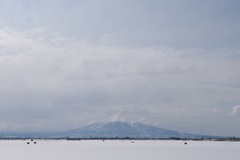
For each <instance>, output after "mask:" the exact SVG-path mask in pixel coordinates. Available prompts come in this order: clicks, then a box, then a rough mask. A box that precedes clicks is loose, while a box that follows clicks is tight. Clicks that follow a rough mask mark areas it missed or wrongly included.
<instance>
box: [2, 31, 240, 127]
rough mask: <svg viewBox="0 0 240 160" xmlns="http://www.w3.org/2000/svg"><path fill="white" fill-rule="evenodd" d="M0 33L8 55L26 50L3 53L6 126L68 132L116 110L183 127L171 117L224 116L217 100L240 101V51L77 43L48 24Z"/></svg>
mask: <svg viewBox="0 0 240 160" xmlns="http://www.w3.org/2000/svg"><path fill="white" fill-rule="evenodd" d="M39 32H40V33H41V34H40V35H41V36H39V37H36V36H35V35H36V34H39ZM0 33H1V34H0V37H3V36H4V39H6V40H3V39H2V42H4V43H1V52H2V53H4V52H5V53H8V52H9V51H10V50H13V51H14V50H16V49H18V48H21V50H19V51H18V52H16V53H15V54H2V55H1V56H0V74H1V75H2V76H1V78H0V88H1V93H0V106H1V107H0V113H1V119H2V120H1V125H0V127H1V126H2V128H1V129H5V128H6V124H7V125H9V128H12V129H14V128H15V129H19V128H20V129H21V128H22V129H23V128H28V129H32V130H38V129H39V128H41V129H44V130H49V128H51V129H52V130H54V129H55V130H62V129H64V128H69V129H70V128H75V127H78V126H81V125H84V124H86V123H88V122H89V121H93V120H96V121H98V120H105V119H111V117H113V116H114V115H119V116H122V117H123V118H124V119H126V120H130V121H143V122H149V123H157V122H159V123H160V122H162V123H164V126H165V125H166V126H167V125H169V126H172V127H176V128H177V126H175V125H174V123H176V121H174V120H171V121H168V119H169V116H174V117H175V118H176V120H177V119H181V121H182V123H186V121H188V120H189V118H193V117H194V116H195V117H198V116H204V118H205V119H211V118H210V117H212V116H213V115H216V117H218V118H219V117H221V116H223V112H226V113H227V112H228V110H227V109H221V110H219V109H218V106H222V105H223V104H225V105H227V106H229V105H228V103H232V102H238V101H239V97H238V95H239V94H240V93H239V86H240V84H239V81H237V79H239V78H240V75H239V71H238V68H240V64H239V63H238V61H236V59H239V58H240V57H239V56H240V54H239V53H240V52H239V50H226V49H225V50H214V49H211V50H210V49H209V50H208V49H185V50H184V49H172V48H166V47H157V48H156V47H155V48H128V47H118V46H114V45H111V46H108V45H103V44H97V43H89V42H86V41H72V42H71V41H68V40H67V39H66V38H64V37H61V36H60V35H59V34H57V33H54V34H53V33H51V32H49V31H48V30H46V29H37V30H34V29H33V30H29V31H25V32H21V33H20V32H18V31H16V30H14V29H11V28H8V29H7V31H6V29H2V30H1V31H0ZM30 33H31V34H30ZM44 35H45V36H44ZM56 35H57V36H56ZM42 36H43V37H48V38H47V40H42ZM56 37H57V39H61V43H62V45H57V44H58V43H59V41H55V40H54V39H56ZM38 38H39V39H38ZM54 43H56V45H54ZM11 44H13V45H11ZM206 53H208V54H206ZM232 57H234V58H232ZM234 86H235V87H234ZM190 115H192V116H191V117H189V116H190ZM9 116H11V117H14V118H10V119H9ZM20 122H21V123H20ZM202 123H206V121H205V122H197V121H196V122H195V124H194V125H200V124H201V125H203V124H202Z"/></svg>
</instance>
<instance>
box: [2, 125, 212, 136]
mask: <svg viewBox="0 0 240 160" xmlns="http://www.w3.org/2000/svg"><path fill="white" fill-rule="evenodd" d="M209 137H216V136H207V135H199V134H189V133H182V132H177V131H173V130H167V129H163V128H159V127H155V126H151V125H147V124H143V123H139V122H132V123H128V122H125V121H114V122H108V123H100V122H95V123H92V124H90V125H86V126H84V127H80V128H76V129H72V130H67V131H60V132H42V133H40V132H31V133H28V132H4V133H1V132H0V138H73V139H76V138H87V139H91V138H141V139H169V138H180V139H199V138H209Z"/></svg>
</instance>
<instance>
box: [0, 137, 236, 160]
mask: <svg viewBox="0 0 240 160" xmlns="http://www.w3.org/2000/svg"><path fill="white" fill-rule="evenodd" d="M27 142H30V144H27ZM36 142H37V144H34V142H31V141H23V140H2V141H0V158H1V159H4V160H19V159H22V160H43V159H44V160H66V159H71V160H79V159H84V160H99V159H103V160H113V159H114V160H123V159H125V160H159V159H164V160H182V159H184V160H202V159H209V160H210V159H211V160H213V159H214V160H239V159H240V142H215V141H186V143H187V144H184V143H185V141H164V140H162V141H148V140H146V141H130V140H124V141H123V140H105V141H101V140H81V141H66V140H36Z"/></svg>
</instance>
